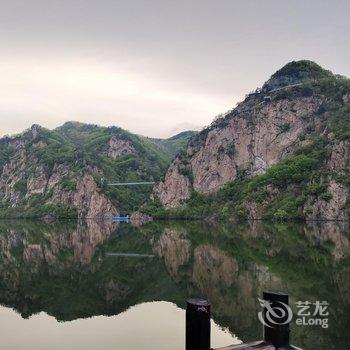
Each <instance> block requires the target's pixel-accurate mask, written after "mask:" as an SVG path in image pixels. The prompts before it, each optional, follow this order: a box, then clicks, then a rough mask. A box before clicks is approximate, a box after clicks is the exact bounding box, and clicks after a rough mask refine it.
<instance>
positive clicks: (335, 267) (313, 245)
mask: <svg viewBox="0 0 350 350" xmlns="http://www.w3.org/2000/svg"><path fill="white" fill-rule="evenodd" d="M155 230H157V228H156V227H155ZM149 231H150V234H151V235H152V238H151V244H152V246H153V249H154V251H155V252H156V253H157V254H158V255H159V257H161V258H163V259H164V263H165V265H166V266H167V269H168V271H169V273H171V274H172V276H173V277H175V278H174V279H175V280H178V275H176V274H174V273H173V271H178V269H179V267H180V266H181V267H182V274H181V276H182V277H183V278H182V280H181V283H182V284H183V283H184V279H186V280H187V290H188V295H193V296H201V297H204V298H207V299H209V301H210V302H211V305H212V311H213V315H214V318H215V320H216V321H217V322H218V323H219V324H220V325H221V326H225V327H228V328H229V329H230V330H231V331H233V332H235V333H236V334H237V335H238V337H239V338H241V339H243V340H245V341H248V340H253V339H258V338H260V337H261V325H260V323H259V322H258V319H257V313H258V312H259V311H260V307H259V304H258V300H257V298H258V297H261V295H262V292H263V290H275V291H280V290H282V291H287V292H289V294H290V295H291V305H293V303H294V302H295V301H297V300H310V301H316V300H327V301H329V303H330V305H332V308H333V310H332V313H331V318H332V319H331V320H330V323H332V322H333V327H334V328H333V329H337V328H338V329H342V328H344V323H345V324H348V325H349V322H348V319H349V318H348V316H347V313H346V312H345V310H349V307H350V306H349V305H350V303H349V300H350V279H349V276H350V274H349V271H350V266H349V250H348V238H347V235H348V234H347V233H346V232H347V231H346V228H345V227H343V226H341V225H340V226H339V225H335V224H333V225H332V224H330V223H329V224H328V225H324V226H322V227H318V226H315V227H312V226H303V225H299V226H298V225H283V224H278V225H266V224H263V223H261V222H260V223H259V222H253V223H252V224H251V225H248V226H238V227H232V226H230V225H228V226H227V225H222V226H220V227H215V226H207V225H201V224H198V225H195V224H192V223H189V224H187V225H186V226H185V225H180V226H179V225H177V224H168V227H166V228H163V229H161V230H159V228H158V231H159V233H156V234H152V230H151V229H149ZM184 240H186V241H187V242H188V244H186V246H187V247H188V246H189V241H190V242H191V251H190V258H188V257H187V258H186V263H185V262H184V260H183V259H182V258H181V256H182V254H181V251H182V249H181V248H180V247H182V246H183V245H184V242H183V241H184ZM170 242H171V244H170ZM161 248H162V249H161ZM186 256H188V255H186ZM339 260H341V262H340V265H339V263H338V261H339ZM188 261H189V262H190V263H188ZM294 328H295V327H294ZM344 332H345V330H344ZM344 332H343V333H342V334H338V333H337V331H333V332H332V331H328V333H327V334H328V335H327V334H325V331H324V330H323V329H321V328H317V327H316V328H315V327H314V328H313V327H304V328H303V327H297V328H296V329H293V339H294V342H295V343H296V344H298V345H300V346H302V347H303V348H304V349H309V348H311V346H312V344H313V345H315V344H316V347H317V348H318V349H325V348H327V347H330V346H332V345H334V344H337V345H338V346H339V349H346V346H345V345H344V344H346V340H345V339H344V336H343V334H344Z"/></svg>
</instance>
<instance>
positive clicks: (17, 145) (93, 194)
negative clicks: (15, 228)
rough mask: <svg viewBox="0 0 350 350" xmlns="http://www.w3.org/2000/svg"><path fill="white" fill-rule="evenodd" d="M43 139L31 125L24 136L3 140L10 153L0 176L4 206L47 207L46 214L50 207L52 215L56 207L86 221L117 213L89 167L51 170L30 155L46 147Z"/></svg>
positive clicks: (65, 166) (63, 166) (56, 165)
mask: <svg viewBox="0 0 350 350" xmlns="http://www.w3.org/2000/svg"><path fill="white" fill-rule="evenodd" d="M42 138H43V129H42V128H41V127H40V126H37V125H33V126H32V128H31V129H30V130H28V131H27V132H25V133H24V134H22V135H20V136H18V137H14V138H9V139H6V140H5V141H6V144H5V145H4V144H3V145H2V147H3V148H7V149H11V150H12V154H11V156H10V157H9V159H8V161H7V162H6V163H5V164H4V166H3V168H2V173H1V176H0V197H1V199H2V202H3V206H4V205H7V206H9V207H11V208H13V209H16V207H19V208H21V209H22V210H24V211H25V210H31V209H32V208H31V206H33V207H35V206H39V205H40V206H41V207H42V206H46V207H47V210H48V212H47V214H49V213H50V209H49V208H50V206H51V208H52V211H53V214H55V212H56V208H57V207H60V208H62V209H64V208H69V209H72V212H71V213H73V212H74V211H75V212H76V213H77V215H78V216H80V217H87V218H101V217H103V216H106V215H115V214H117V213H118V209H117V207H116V206H115V205H113V204H112V202H111V200H110V199H109V198H108V197H107V196H106V195H105V194H103V193H102V191H101V189H99V188H98V186H97V184H96V182H95V180H94V178H93V175H94V174H96V173H98V172H99V171H100V170H99V169H98V168H93V167H89V166H86V167H83V168H82V169H79V170H75V169H73V167H72V166H71V164H67V163H66V164H65V163H61V164H59V163H58V162H57V163H56V162H55V163H54V164H53V165H52V167H51V168H50V167H49V166H48V165H47V164H43V163H42V162H41V159H40V158H39V157H38V156H37V154H36V153H35V152H33V150H37V149H40V150H41V151H45V149H46V148H47V147H48V144H47V142H46V141H45V140H43V139H42ZM3 143H4V140H3ZM35 199H40V203H34V202H33V200H35ZM33 209H35V208H33ZM19 214H20V213H19ZM67 215H70V213H67Z"/></svg>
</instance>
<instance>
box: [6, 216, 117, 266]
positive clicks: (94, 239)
mask: <svg viewBox="0 0 350 350" xmlns="http://www.w3.org/2000/svg"><path fill="white" fill-rule="evenodd" d="M116 228H117V224H116V223H112V222H111V223H108V224H107V223H104V222H95V221H92V220H91V221H87V222H85V223H84V225H77V226H76V227H70V226H68V227H67V226H64V225H49V224H34V225H33V224H31V226H29V227H26V226H25V225H24V226H22V227H21V228H20V230H19V231H18V229H17V228H16V227H11V225H10V228H8V229H5V230H3V231H4V232H3V234H2V235H1V236H0V249H1V251H2V256H3V258H4V261H3V263H6V258H7V259H8V260H9V262H11V261H13V258H14V257H13V254H12V253H11V252H15V254H16V255H17V258H20V256H19V255H22V258H23V261H24V262H25V263H26V264H28V265H29V266H31V267H32V268H33V269H34V270H35V269H37V268H39V266H40V265H41V264H43V263H45V264H47V265H48V266H53V267H54V268H58V267H59V266H61V267H62V268H63V267H64V266H67V264H68V265H69V264H72V263H80V264H82V265H87V264H89V263H90V262H91V260H92V258H93V256H94V254H95V251H96V248H97V247H98V246H99V245H101V244H103V243H104V241H106V240H107V239H108V238H109V236H110V235H111V234H112V232H114V231H115V230H116Z"/></svg>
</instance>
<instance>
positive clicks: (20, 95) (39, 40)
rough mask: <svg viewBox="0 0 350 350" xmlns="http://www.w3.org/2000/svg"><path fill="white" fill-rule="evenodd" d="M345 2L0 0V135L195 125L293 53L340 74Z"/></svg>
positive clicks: (150, 130)
mask: <svg viewBox="0 0 350 350" xmlns="http://www.w3.org/2000/svg"><path fill="white" fill-rule="evenodd" d="M349 13H350V2H349V1H348V0H332V1H328V0H322V1H321V0H303V1H301V0H289V1H286V0H264V1H261V0H255V1H251V0H212V1H209V0H185V1H184V0H176V1H174V0H137V1H136V0H127V1H126V0H123V1H120V0H57V1H56V0H31V1H23V0H22V1H18V0H6V1H4V0H0V62H1V64H0V92H1V96H0V135H5V134H14V133H18V132H21V131H23V130H24V129H26V128H28V127H30V126H31V125H32V124H34V123H35V124H40V125H42V126H45V127H48V128H55V127H57V126H59V125H61V124H63V123H64V122H66V121H71V120H75V121H80V122H85V123H93V124H99V125H105V126H111V125H117V126H120V127H122V128H125V129H128V130H129V131H131V132H134V133H138V134H142V135H146V136H151V137H169V136H171V135H173V134H175V133H177V132H180V131H183V130H187V129H200V128H202V127H203V126H206V125H209V124H210V122H211V121H212V119H213V118H214V117H215V116H216V115H218V114H220V113H223V112H225V111H226V110H228V109H231V108H233V107H234V106H235V104H236V103H237V102H238V101H240V100H242V99H243V98H244V95H245V94H246V93H248V92H249V91H251V90H253V89H255V88H256V87H258V86H261V85H262V84H263V82H264V81H266V80H267V79H268V78H269V76H270V75H271V74H273V73H274V72H275V71H276V70H277V69H279V68H281V67H282V66H283V65H284V64H286V63H287V62H289V61H292V60H299V59H310V60H314V61H316V62H317V63H319V64H320V65H322V66H323V67H325V68H327V69H331V70H332V71H333V72H335V73H338V74H343V75H346V76H350V64H349V62H350V40H349V37H350V35H349V34H350V16H349Z"/></svg>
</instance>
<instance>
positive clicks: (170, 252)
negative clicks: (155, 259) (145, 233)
mask: <svg viewBox="0 0 350 350" xmlns="http://www.w3.org/2000/svg"><path fill="white" fill-rule="evenodd" d="M151 244H152V246H153V251H154V252H155V253H156V254H157V255H158V256H159V257H160V258H163V259H164V263H165V266H166V267H167V270H168V272H169V274H170V275H171V276H173V277H176V276H177V275H178V270H179V268H180V267H181V266H183V265H185V264H186V263H187V262H188V261H189V260H190V257H191V242H190V241H189V240H188V239H186V238H185V237H184V234H183V233H182V232H179V231H178V230H172V229H167V228H166V229H164V232H163V234H162V235H161V236H160V238H159V240H158V241H155V240H154V239H152V240H151Z"/></svg>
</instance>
